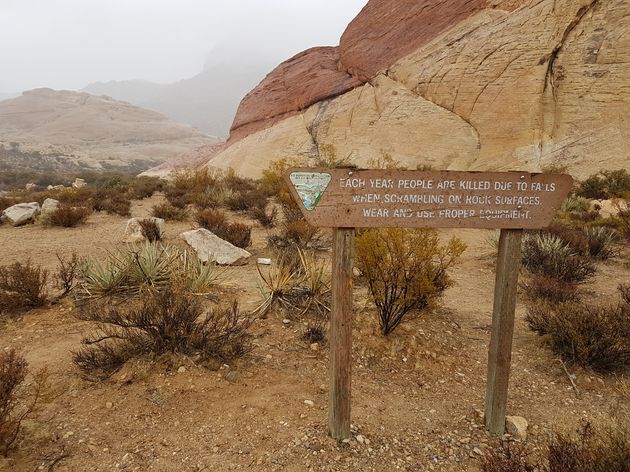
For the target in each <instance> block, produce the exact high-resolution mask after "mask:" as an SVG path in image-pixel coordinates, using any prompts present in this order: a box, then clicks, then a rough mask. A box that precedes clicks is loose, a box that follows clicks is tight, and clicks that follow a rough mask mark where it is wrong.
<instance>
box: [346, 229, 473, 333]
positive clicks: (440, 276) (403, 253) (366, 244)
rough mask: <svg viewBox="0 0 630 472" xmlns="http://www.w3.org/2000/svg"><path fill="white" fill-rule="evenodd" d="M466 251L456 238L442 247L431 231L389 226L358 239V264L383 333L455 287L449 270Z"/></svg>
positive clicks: (389, 330) (390, 330) (434, 233)
mask: <svg viewBox="0 0 630 472" xmlns="http://www.w3.org/2000/svg"><path fill="white" fill-rule="evenodd" d="M465 248H466V246H465V245H464V243H462V242H461V241H460V240H459V239H457V238H453V239H451V240H450V241H449V242H448V243H447V244H445V245H441V244H440V241H439V237H438V234H437V232H435V231H432V230H407V229H400V228H387V229H379V230H367V231H364V232H362V233H361V234H359V235H358V236H357V238H356V261H357V266H358V268H359V270H360V271H361V273H362V274H363V276H364V277H365V279H366V280H367V284H368V289H369V292H370V296H371V298H372V301H373V303H374V304H375V306H376V309H377V311H378V316H379V323H380V328H381V333H382V334H383V335H385V336H387V335H388V334H390V333H391V332H392V331H393V330H394V329H396V327H397V326H398V325H399V324H400V323H401V322H402V321H403V320H404V318H405V316H406V315H407V314H408V313H409V312H410V311H412V310H414V309H424V308H427V307H429V306H430V305H431V303H432V302H433V301H434V300H435V299H437V298H438V297H439V296H440V295H441V294H442V292H443V291H444V290H445V289H446V288H447V287H448V286H449V285H450V279H449V277H448V274H447V271H448V269H449V268H450V267H452V266H453V264H455V262H456V261H457V259H458V258H459V257H460V256H461V254H462V253H463V252H464V250H465Z"/></svg>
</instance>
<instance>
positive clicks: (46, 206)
mask: <svg viewBox="0 0 630 472" xmlns="http://www.w3.org/2000/svg"><path fill="white" fill-rule="evenodd" d="M57 208H59V200H55V199H54V198H47V199H46V200H44V203H42V209H41V214H42V216H46V215H49V214H50V213H52V212H53V211H55V210H56V209H57Z"/></svg>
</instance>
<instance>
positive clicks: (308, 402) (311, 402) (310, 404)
mask: <svg viewBox="0 0 630 472" xmlns="http://www.w3.org/2000/svg"><path fill="white" fill-rule="evenodd" d="M304 404H305V405H306V406H315V402H314V401H313V400H304Z"/></svg>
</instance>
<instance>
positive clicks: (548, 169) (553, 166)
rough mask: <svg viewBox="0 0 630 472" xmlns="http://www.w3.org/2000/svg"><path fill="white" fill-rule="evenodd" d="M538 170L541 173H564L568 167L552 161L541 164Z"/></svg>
mask: <svg viewBox="0 0 630 472" xmlns="http://www.w3.org/2000/svg"><path fill="white" fill-rule="evenodd" d="M540 171H541V172H542V173H543V174H566V173H567V172H568V171H569V168H568V167H567V166H566V165H564V164H560V163H557V162H553V163H549V164H547V165H544V166H542V168H541V169H540Z"/></svg>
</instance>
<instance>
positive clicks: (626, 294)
mask: <svg viewBox="0 0 630 472" xmlns="http://www.w3.org/2000/svg"><path fill="white" fill-rule="evenodd" d="M617 290H619V292H620V293H621V300H622V301H623V302H624V303H627V304H630V285H628V284H619V287H617Z"/></svg>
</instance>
